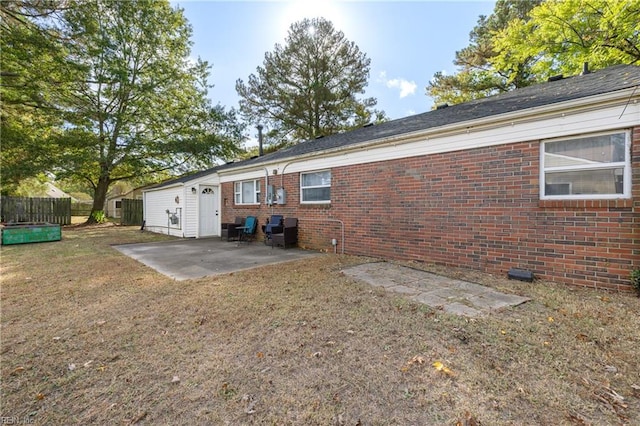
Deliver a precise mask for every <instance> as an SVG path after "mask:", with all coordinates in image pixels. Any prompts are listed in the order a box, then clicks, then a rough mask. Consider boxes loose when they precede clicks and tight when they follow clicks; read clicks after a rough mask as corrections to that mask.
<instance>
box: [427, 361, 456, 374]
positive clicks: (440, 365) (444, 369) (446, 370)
mask: <svg viewBox="0 0 640 426" xmlns="http://www.w3.org/2000/svg"><path fill="white" fill-rule="evenodd" d="M431 365H432V366H433V368H435V369H436V370H437V371H442V372H443V373H444V374H446V375H447V376H451V377H453V376H455V374H454V373H453V371H451V370H450V369H449V368H448V367H447V366H446V365H444V364H443V363H442V362H440V361H436V362H434V363H433V364H431Z"/></svg>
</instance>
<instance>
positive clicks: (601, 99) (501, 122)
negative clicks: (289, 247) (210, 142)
mask: <svg viewBox="0 0 640 426" xmlns="http://www.w3.org/2000/svg"><path fill="white" fill-rule="evenodd" d="M636 90H637V87H631V88H628V89H624V90H618V91H616V92H609V93H605V94H600V95H593V96H588V97H584V98H579V99H573V100H570V101H565V102H559V103H554V104H548V105H543V106H538V107H532V108H528V109H525V110H520V111H515V112H509V113H504V114H500V115H493V116H488V117H484V118H478V119H475V120H467V121H461V122H458V123H454V124H449V125H446V126H441V127H433V128H430V129H424V130H417V131H415V132H408V133H400V134H396V135H393V136H388V137H385V138H380V139H372V140H368V141H364V142H360V143H356V144H352V145H348V146H338V147H334V148H329V149H326V150H320V151H314V152H309V153H306V154H301V155H299V156H291V157H288V158H287V157H286V158H281V159H279V160H274V161H273V162H266V163H260V164H255V165H253V164H252V165H247V166H239V167H231V168H229V169H225V170H220V171H218V172H217V173H218V174H219V175H220V176H223V175H225V174H236V173H238V172H241V171H251V170H256V169H259V168H260V167H265V168H268V167H269V166H270V165H277V164H281V163H283V162H285V163H286V165H289V164H290V163H294V162H300V161H304V160H306V159H309V158H313V159H317V158H321V157H323V156H331V155H335V154H342V153H349V152H352V151H359V150H361V149H363V148H372V147H377V146H379V145H385V144H389V145H400V144H404V143H410V142H415V141H416V140H417V139H425V138H426V140H429V139H430V138H432V137H441V136H451V135H456V134H463V133H470V132H471V131H479V130H491V129H495V128H500V127H503V126H505V125H510V126H513V125H516V124H523V123H528V122H535V121H540V120H541V119H544V118H549V116H550V115H555V114H562V116H566V115H573V113H579V112H588V111H591V110H597V109H599V108H600V107H602V106H616V105H626V104H628V103H631V102H633V103H637V102H638V99H640V94H638V95H637V96H636V97H634V96H633V95H634V94H635V92H636ZM596 99H597V100H598V102H594V100H596ZM634 99H635V100H634ZM567 109H572V111H571V112H567V111H566V110H567ZM528 117H529V118H528ZM527 118H528V119H527ZM287 160H288V161H287ZM286 165H285V167H286Z"/></svg>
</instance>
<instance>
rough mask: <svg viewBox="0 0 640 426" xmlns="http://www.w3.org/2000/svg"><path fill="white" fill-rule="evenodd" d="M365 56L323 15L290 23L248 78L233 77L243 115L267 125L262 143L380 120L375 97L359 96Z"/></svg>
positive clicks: (303, 137)
mask: <svg viewBox="0 0 640 426" xmlns="http://www.w3.org/2000/svg"><path fill="white" fill-rule="evenodd" d="M370 62H371V61H370V59H369V58H367V56H366V55H365V54H364V53H363V52H361V51H360V49H359V48H358V47H357V46H356V45H355V44H354V43H353V42H351V41H348V40H347V39H346V37H345V35H344V34H343V33H342V32H341V31H336V29H335V28H334V26H333V24H332V23H331V22H330V21H327V20H325V19H323V18H317V19H312V20H309V19H304V20H302V21H300V22H297V23H294V24H293V25H291V27H290V28H289V33H288V36H287V39H286V44H285V45H284V46H282V45H280V44H276V45H275V48H274V50H273V52H267V53H266V54H265V58H264V62H263V66H259V67H258V68H257V70H256V74H252V75H250V76H249V79H248V81H247V84H245V83H244V82H243V81H242V80H240V79H239V80H238V81H237V82H236V91H237V92H238V95H239V96H240V98H241V99H240V111H241V112H242V114H243V116H244V118H245V120H247V121H249V122H253V123H256V124H257V123H262V124H264V125H265V127H267V128H268V129H270V131H269V132H267V133H266V135H265V143H266V144H274V143H275V144H277V143H282V141H287V142H299V141H301V140H307V139H313V138H316V137H319V136H326V135H330V134H334V133H338V132H341V131H345V130H350V129H353V128H356V127H360V126H362V125H364V124H366V123H368V122H370V121H380V120H385V119H386V117H385V115H384V112H381V111H377V110H374V109H373V107H374V106H375V105H376V103H377V101H376V100H375V99H374V98H366V99H359V98H357V95H358V94H361V93H364V91H365V88H366V86H367V83H368V77H369V64H370Z"/></svg>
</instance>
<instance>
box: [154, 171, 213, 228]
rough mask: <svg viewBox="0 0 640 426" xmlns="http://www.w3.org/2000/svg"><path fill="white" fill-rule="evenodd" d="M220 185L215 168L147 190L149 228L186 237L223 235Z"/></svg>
mask: <svg viewBox="0 0 640 426" xmlns="http://www.w3.org/2000/svg"><path fill="white" fill-rule="evenodd" d="M219 182H220V181H219V177H218V175H217V174H216V168H212V169H209V170H204V171H201V172H198V173H194V174H190V175H186V176H182V177H179V178H176V179H171V180H168V181H166V182H163V183H160V184H158V185H155V186H153V187H151V188H147V189H145V190H144V191H143V195H142V197H143V211H144V223H145V229H147V230H149V231H152V232H159V233H164V234H168V235H173V236H176V237H185V238H202V237H212V236H219V235H220V190H219Z"/></svg>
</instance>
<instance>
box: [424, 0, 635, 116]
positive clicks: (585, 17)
mask: <svg viewBox="0 0 640 426" xmlns="http://www.w3.org/2000/svg"><path fill="white" fill-rule="evenodd" d="M470 42H471V43H470V45H469V46H468V47H466V48H464V49H462V50H461V51H458V52H456V59H455V61H454V64H456V65H457V66H458V67H459V69H458V72H456V74H454V75H444V74H442V73H437V74H436V75H435V76H434V79H433V81H432V82H431V83H430V84H429V86H428V87H427V95H429V96H431V97H433V98H434V100H435V104H440V103H445V102H446V103H450V104H451V103H460V102H465V101H468V100H471V99H477V98H482V97H485V96H489V95H493V94H497V93H501V92H505V91H509V90H513V89H515V88H519V87H524V86H527V85H530V84H532V83H534V82H539V81H544V80H546V79H547V78H549V77H550V76H553V75H557V74H564V75H576V74H578V73H579V72H580V71H581V70H582V66H583V63H585V62H588V63H589V66H590V68H591V69H601V68H605V67H608V66H611V65H617V64H633V63H638V62H640V1H637V0H634V1H611V0H545V1H541V0H527V1H519V0H499V1H497V2H496V6H495V9H494V12H493V14H491V15H490V16H489V17H488V18H485V17H484V16H481V17H480V19H479V20H478V25H476V27H475V28H474V29H473V31H472V32H471V34H470Z"/></svg>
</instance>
